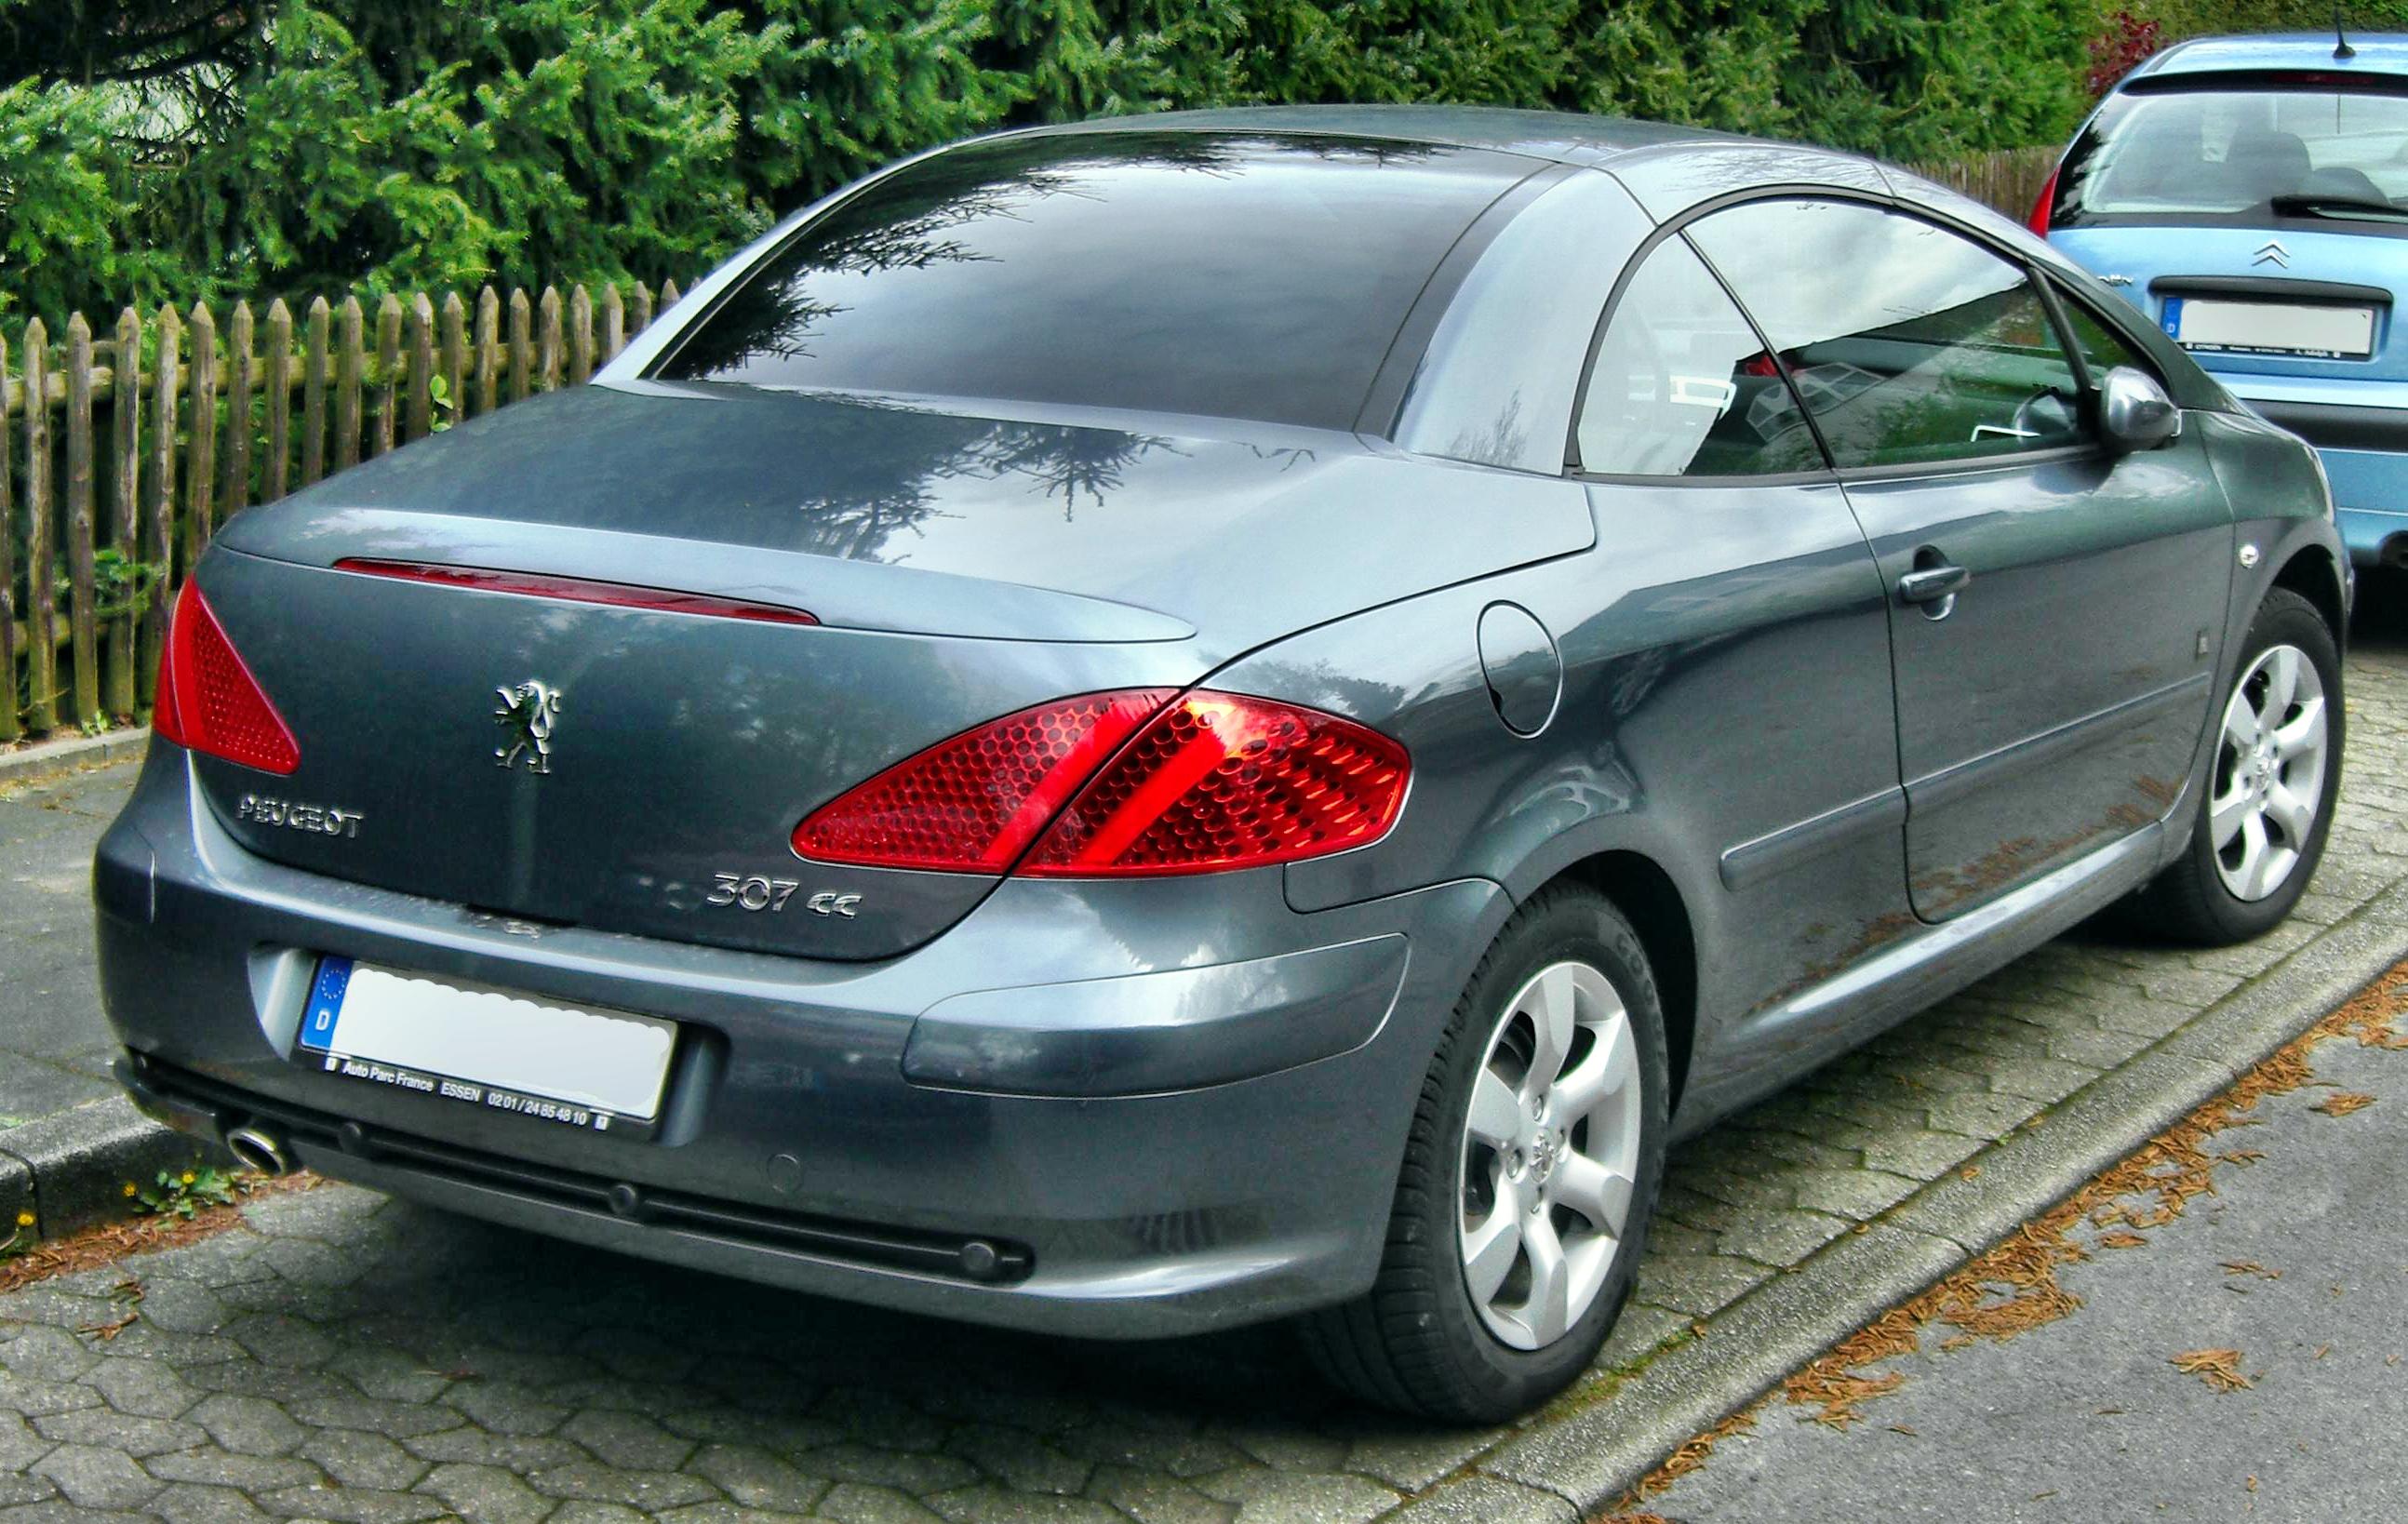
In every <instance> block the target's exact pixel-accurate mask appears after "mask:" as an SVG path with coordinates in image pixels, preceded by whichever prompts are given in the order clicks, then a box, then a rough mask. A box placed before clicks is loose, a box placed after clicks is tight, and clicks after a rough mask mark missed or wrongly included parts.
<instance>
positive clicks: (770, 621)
mask: <svg viewBox="0 0 2408 1524" xmlns="http://www.w3.org/2000/svg"><path fill="white" fill-rule="evenodd" d="M335 569H336V570H337V571H356V572H359V573H360V574H362V575H363V576H368V577H397V578H400V579H401V580H402V581H404V582H440V583H442V584H443V585H445V586H447V587H473V588H475V589H477V590H478V591H479V592H481V593H515V594H517V595H518V596H520V597H530V598H558V599H560V600H562V601H564V602H567V603H603V604H609V605H610V606H611V607H613V608H620V609H651V610H654V611H659V612H662V613H673V614H703V615H706V616H708V617H710V618H713V619H750V620H754V621H756V622H758V623H761V624H765V625H816V624H818V623H819V621H818V620H817V619H814V618H813V617H811V616H810V614H808V613H805V612H804V611H802V610H800V609H789V608H786V607H785V606H784V605H782V604H776V603H759V602H755V601H753V599H750V598H730V597H718V596H717V595H715V594H710V593H681V592H678V591H677V590H675V589H674V588H667V587H639V586H637V585H636V584H635V583H632V582H595V581H594V580H593V579H591V578H587V577H555V576H552V575H551V574H549V573H546V572H538V571H498V570H495V569H494V568H490V567H447V566H438V565H437V564H435V563H433V562H427V561H377V560H367V559H363V558H359V557H347V558H345V559H343V560H340V561H337V562H336V563H335Z"/></svg>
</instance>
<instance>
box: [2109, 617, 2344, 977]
mask: <svg viewBox="0 0 2408 1524" xmlns="http://www.w3.org/2000/svg"><path fill="white" fill-rule="evenodd" d="M2285 653H2288V656H2287V657H2286V655H2285ZM2286 661H2288V662H2290V663H2291V664H2292V665H2293V666H2294V668H2295V670H2294V671H2293V673H2292V674H2291V675H2290V676H2289V677H2288V678H2287V679H2286V676H2285V674H2284V671H2283V668H2284V666H2285V665H2286ZM2234 672H2235V674H2236V675H2235V677H2234V679H2233V682H2232V684H2231V685H2230V686H2229V687H2228V688H2227V689H2226V690H2225V692H2224V694H2223V695H2222V697H2221V699H2220V702H2219V703H2218V705H2217V707H2216V709H2215V712H2214V713H2213V714H2212V715H2211V716H2210V717H2209V723H2210V724H2212V725H2214V726H2216V727H2217V730H2216V737H2215V751H2214V755H2213V756H2212V757H2211V758H2210V760H2209V764H2208V769H2207V776H2206V779H2205V781H2204V784H2203V786H2202V787H2201V788H2200V790H2199V796H2200V798H2199V803H2198V805H2197V806H2196V807H2195V808H2196V811H2197V813H2196V815H2195V816H2194V818H2193V822H2192V828H2191V835H2190V841H2189V842H2188V844H2187V845H2186V846H2185V847H2184V848H2183V853H2182V855H2181V856H2180V857H2177V858H2176V859H2175V860H2174V861H2173V863H2172V864H2171V866H2170V867H2168V868H2167V869H2166V870H2164V871H2163V872H2161V873H2160V874H2158V875H2157V878H2156V880H2154V881H2153V882H2152V883H2151V884H2149V885H2148V887H2147V888H2145V889H2143V891H2142V892H2141V895H2140V897H2139V899H2138V901H2137V903H2136V904H2135V905H2134V907H2133V909H2134V912H2135V913H2134V914H2133V915H2132V916H2130V917H2129V919H2130V920H2131V921H2133V922H2134V923H2136V924H2138V925H2140V926H2143V927H2148V928H2149V929H2151V930H2153V931H2156V932H2157V933H2158V934H2160V935H2162V936H2166V937H2169V938H2171V939H2173V940H2175V941H2179V942H2193V943H2198V944H2200V945H2204V946H2224V945H2227V944H2229V943H2232V942H2247V941H2249V940H2250V939H2251V938H2253V937H2257V936H2262V935H2263V934H2265V933H2266V932H2268V931H2271V930H2272V929H2273V928H2274V927H2277V926H2280V925H2281V924H2282V923H2283V920H2284V918H2285V917H2286V916H2288V915H2289V914H2290V913H2291V907H2292V906H2294V905H2296V904H2298V903H2299V900H2300V895H2301V894H2303V893H2305V892H2306V890H2307V887H2308V881H2309V879H2310V878H2311V877H2313V876H2314V875H2315V870H2316V864H2317V863H2318V862H2319V861H2321V860H2322V859H2323V857H2324V850H2325V838H2326V836H2327V834H2328V833H2329V831H2330V830H2331V828H2332V814H2333V807H2334V805H2335V804H2336V803H2338V802H2339V798H2340V792H2341V754H2342V739H2343V707H2344V706H2343V703H2342V685H2341V653H2340V651H2339V650H2338V649H2337V648H2336V646H2335V645H2334V643H2333V636H2332V631H2331V630H2330V629H2329V627H2328V626H2327V625H2326V624H2325V622H2324V617H2323V616H2322V615H2321V614H2319V613H2317V612H2316V609H2315V605H2314V604H2312V603H2310V602H2309V601H2308V600H2307V599H2305V598H2303V597H2300V596H2299V595H2298V594H2297V593H2293V592H2291V591H2289V590H2288V589H2286V588H2280V587H2278V588H2275V589H2274V590H2273V591H2272V592H2270V593H2268V594H2267V595H2266V601H2265V602H2264V603H2263V604H2261V605H2260V606H2259V607H2258V610H2257V618H2256V619H2254V620H2252V621H2251V622H2250V625H2249V633H2248V635H2247V636H2246V637H2245V638H2244V640H2243V642H2242V648H2241V660H2240V661H2239V663H2237V664H2236V666H2235V668H2234ZM2312 690H2313V691H2312ZM2276 704H2280V705H2281V706H2282V709H2283V712H2282V713H2281V714H2279V715H2276V714H2272V713H2268V712H2266V711H2267V710H2269V709H2270V708H2271V707H2272V706H2273V705H2276ZM2311 709H2313V710H2314V711H2315V712H2314V713H2313V714H2311V712H2310V711H2311ZM2311 732H2314V733H2315V744H2314V746H2313V747H2310V746H2308V745H2306V744H2304V743H2303V738H2305V737H2306V736H2307V735H2308V734H2309V733H2311ZM2286 734H2287V735H2289V736H2290V737H2291V738H2292V739H2291V741H2290V742H2289V743H2287V745H2286V741H2285V740H2284V737H2285V735H2286ZM2260 735H2264V736H2265V737H2266V738H2267V743H2266V745H2265V746H2264V748H2263V749H2260V748H2259V747H2257V746H2253V745H2252V741H2253V739H2255V738H2257V736H2260ZM2301 804H2304V805H2305V810H2306V812H2305V815H2304V817H2302V815H2301V813H2300V808H2299V807H2300V805H2301ZM2219 817H2222V818H2219ZM2253 833H2254V835H2255V841H2254V842H2253V840H2252V837H2253ZM2219 838H2220V840H2219ZM2253 853H2254V854H2255V855H2253Z"/></svg>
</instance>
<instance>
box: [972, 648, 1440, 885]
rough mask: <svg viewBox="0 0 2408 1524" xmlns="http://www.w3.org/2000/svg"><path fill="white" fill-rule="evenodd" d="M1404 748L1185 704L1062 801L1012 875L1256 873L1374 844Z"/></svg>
mask: <svg viewBox="0 0 2408 1524" xmlns="http://www.w3.org/2000/svg"><path fill="white" fill-rule="evenodd" d="M1408 775H1409V769H1408V764H1407V761H1406V757H1405V749H1404V748H1403V747H1402V746H1399V745H1398V744H1397V743H1396V742H1395V741H1393V740H1389V739H1388V738H1387V737H1385V736H1383V735H1381V734H1380V733H1379V732H1378V731H1376V730H1369V729H1366V728H1365V727H1364V726H1359V725H1356V724H1355V722H1354V721H1352V720H1341V719H1340V718H1339V717H1338V716H1336V715H1334V714H1324V713H1322V712H1319V711H1317V710H1310V709H1299V708H1297V706H1296V705H1293V704H1282V703H1275V702H1273V701H1271V700H1269V699H1267V698H1248V697H1240V696H1237V695H1233V694H1220V693H1191V694H1188V695H1186V696H1184V697H1182V698H1181V699H1180V700H1179V701H1178V702H1177V703H1175V704H1173V705H1171V706H1170V707H1169V708H1168V709H1167V710H1165V711H1163V712H1162V713H1160V714H1158V715H1156V716H1155V717H1154V722H1153V723H1152V724H1151V725H1148V726H1146V727H1145V729H1144V731H1143V732H1142V733H1140V735H1139V736H1138V738H1137V739H1136V740H1133V741H1131V742H1130V743H1129V744H1128V745H1127V746H1126V747H1125V749H1123V750H1122V752H1121V753H1120V755H1117V756H1115V757H1113V758H1112V760H1111V764H1110V765H1109V766H1107V767H1106V768H1105V769H1104V770H1103V772H1102V773H1101V774H1100V775H1098V776H1097V779H1096V780H1095V782H1093V783H1091V784H1088V785H1087V786H1086V787H1085V788H1084V789H1082V790H1081V791H1080V793H1079V797H1078V798H1075V799H1073V800H1072V801H1071V802H1070V807H1069V809H1068V810H1066V811H1064V812H1063V813H1062V817H1061V819H1059V820H1057V821H1056V822H1054V828H1053V829H1051V830H1049V831H1047V832H1046V833H1045V839H1044V840H1043V841H1039V842H1038V843H1037V849H1036V850H1035V851H1034V852H1032V853H1030V854H1029V855H1028V859H1027V860H1026V861H1025V862H1024V863H1023V864H1021V867H1020V871H1021V872H1023V873H1030V874H1041V875H1043V876H1046V877H1049V878H1054V877H1071V876H1087V875H1094V874H1116V875H1117V874H1156V873H1197V872H1210V871H1213V870H1223V869H1236V868H1260V867H1264V866H1266V865H1268V864H1271V863H1286V862H1295V861H1297V859H1299V858H1303V857H1318V856H1322V855H1325V854H1327V853H1332V852H1343V851H1345V850H1346V849H1347V848H1349V847H1359V846H1364V845H1367V844H1369V843H1370V842H1372V841H1378V840H1379V839H1380V838H1381V837H1383V836H1385V835H1386V834H1387V833H1388V827H1390V826H1393V825H1395V824H1396V820H1397V814H1398V811H1399V810H1401V809H1402V808H1403V807H1404V802H1405V782H1406V779H1407V777H1408Z"/></svg>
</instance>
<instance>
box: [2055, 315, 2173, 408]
mask: <svg viewBox="0 0 2408 1524" xmlns="http://www.w3.org/2000/svg"><path fill="white" fill-rule="evenodd" d="M2057 306H2059V307H2061V308H2063V309H2065V323H2066V326H2067V327H2069V328H2071V329H2072V330H2073V347H2074V348H2075V349H2077V350H2080V351H2081V352H2082V364H2083V367H2084V368H2085V369H2087V370H2088V371H2089V372H2090V383H2091V384H2092V385H2093V386H2096V385H2098V384H2099V379H2100V377H2102V376H2104V375H2106V374H2107V372H2109V371H2111V370H2113V369H2114V368H2115V367H2117V366H2130V367H2132V368H2133V369H2135V370H2138V371H2140V372H2142V373H2143V374H2144V375H2149V376H2155V375H2156V374H2157V370H2156V367H2153V366H2151V365H2150V364H2149V363H2148V362H2147V361H2146V360H2143V359H2142V358H2141V354H2140V352H2139V351H2138V350H2135V349H2134V348H2132V343H2131V340H2129V339H2128V338H2125V337H2124V336H2123V335H2122V334H2119V333H2117V332H2116V331H2115V330H2114V329H2113V328H2111V327H2109V326H2108V325H2107V323H2105V322H2104V321H2102V320H2101V319H2100V317H2099V315H2098V314H2097V313H2094V312H2092V311H2091V310H2090V309H2088V308H2086V307H2085V306H2083V305H2082V304H2081V303H2080V302H2079V301H2076V300H2075V299H2074V298H2072V297H2071V296H2068V295H2064V294H2063V293H2062V292H2060V293H2059V294H2058V295H2057Z"/></svg>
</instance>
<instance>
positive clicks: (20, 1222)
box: [17, 1212, 34, 1228]
mask: <svg viewBox="0 0 2408 1524" xmlns="http://www.w3.org/2000/svg"><path fill="white" fill-rule="evenodd" d="M17 1226H18V1227H20V1228H31V1227H32V1226H34V1215H33V1214H32V1213H30V1212H20V1213H18V1214H17Z"/></svg>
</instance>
